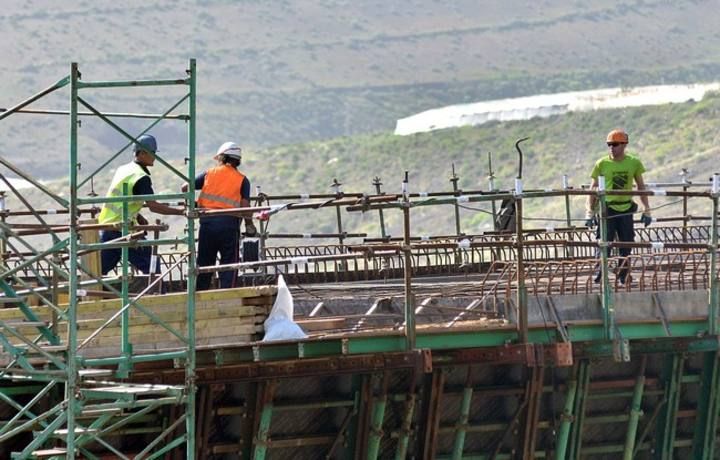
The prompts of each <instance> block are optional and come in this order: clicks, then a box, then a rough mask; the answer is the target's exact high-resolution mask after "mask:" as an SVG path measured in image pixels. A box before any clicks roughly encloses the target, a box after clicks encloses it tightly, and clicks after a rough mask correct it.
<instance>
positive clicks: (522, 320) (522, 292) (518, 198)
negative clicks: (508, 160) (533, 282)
mask: <svg viewBox="0 0 720 460" xmlns="http://www.w3.org/2000/svg"><path fill="white" fill-rule="evenodd" d="M522 187H523V185H522V179H515V241H516V243H515V248H516V250H517V256H516V257H517V302H516V303H517V307H518V340H519V341H520V342H521V343H526V342H527V340H528V310H527V292H526V288H525V263H524V255H523V225H522V220H523V215H522V193H523V190H522Z"/></svg>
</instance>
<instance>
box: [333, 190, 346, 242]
mask: <svg viewBox="0 0 720 460" xmlns="http://www.w3.org/2000/svg"><path fill="white" fill-rule="evenodd" d="M341 185H342V184H341V183H340V182H338V180H337V178H335V179H333V183H332V184H331V185H330V186H331V187H332V188H333V190H334V192H335V199H340V198H342V196H343V193H342V189H341V188H340V186H341ZM335 216H336V218H337V231H338V243H339V244H340V250H341V251H342V249H343V247H342V246H343V243H344V241H345V236H344V235H343V226H342V213H341V212H340V206H335Z"/></svg>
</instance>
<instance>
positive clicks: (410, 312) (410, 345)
mask: <svg viewBox="0 0 720 460" xmlns="http://www.w3.org/2000/svg"><path fill="white" fill-rule="evenodd" d="M402 184H403V185H402V193H403V203H402V211H403V260H404V264H403V265H404V271H403V274H404V281H405V349H406V350H413V349H414V348H415V296H414V295H413V292H412V249H411V248H410V197H409V195H408V172H407V171H405V179H404V180H403V183H402Z"/></svg>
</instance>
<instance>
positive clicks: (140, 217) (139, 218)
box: [135, 214, 148, 225]
mask: <svg viewBox="0 0 720 460" xmlns="http://www.w3.org/2000/svg"><path fill="white" fill-rule="evenodd" d="M135 220H136V221H137V223H138V225H147V224H148V221H147V219H146V218H145V217H143V215H142V214H138V215H137V217H136V218H135Z"/></svg>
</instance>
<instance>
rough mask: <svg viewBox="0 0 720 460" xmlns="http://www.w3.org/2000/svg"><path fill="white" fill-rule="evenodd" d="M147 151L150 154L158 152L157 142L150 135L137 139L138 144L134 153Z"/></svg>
mask: <svg viewBox="0 0 720 460" xmlns="http://www.w3.org/2000/svg"><path fill="white" fill-rule="evenodd" d="M141 150H143V151H146V152H150V153H155V152H157V141H156V140H155V138H154V137H153V136H151V135H149V134H143V135H142V136H140V137H138V138H137V143H136V144H135V147H134V149H133V151H134V152H139V151H141Z"/></svg>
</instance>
